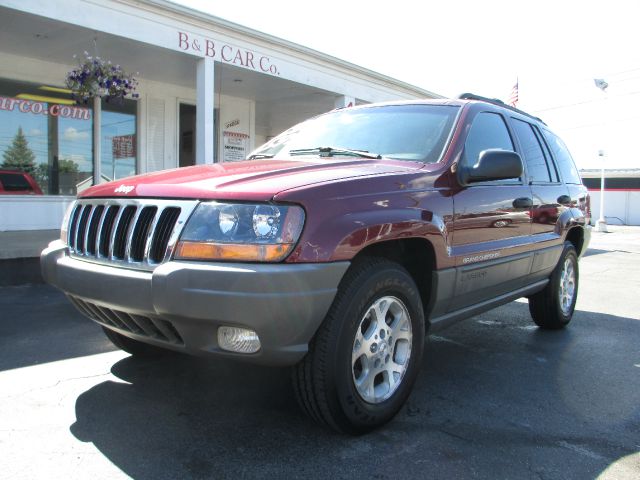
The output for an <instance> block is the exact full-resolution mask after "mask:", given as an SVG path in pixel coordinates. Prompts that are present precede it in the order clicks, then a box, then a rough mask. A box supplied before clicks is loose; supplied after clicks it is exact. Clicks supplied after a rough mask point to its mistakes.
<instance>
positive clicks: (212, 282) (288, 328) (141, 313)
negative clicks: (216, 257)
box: [41, 240, 349, 365]
mask: <svg viewBox="0 0 640 480" xmlns="http://www.w3.org/2000/svg"><path fill="white" fill-rule="evenodd" d="M41 267H42V275H43V277H44V279H45V281H47V282H48V283H50V284H52V285H54V286H56V287H58V288H59V289H61V290H62V291H64V292H65V293H66V294H67V295H68V296H69V297H70V299H71V300H72V302H73V303H74V305H76V307H78V309H79V310H80V311H81V312H82V313H83V314H85V315H86V316H88V317H89V318H91V319H92V320H94V321H96V322H98V323H100V324H101V325H103V326H105V327H107V328H111V329H112V330H115V331H117V332H118V333H120V334H122V335H126V336H128V337H130V338H133V339H136V340H140V341H143V342H146V343H150V344H154V345H158V346H162V347H165V348H170V349H173V350H178V351H183V352H186V353H190V354H195V355H202V354H219V355H224V356H228V357H235V358H239V359H244V360H249V361H251V362H253V363H258V364H265V365H293V364H295V363H296V362H298V361H299V360H300V359H301V358H302V357H303V356H304V355H305V353H306V352H307V349H308V344H309V341H310V340H311V338H312V337H313V335H314V334H315V332H316V330H317V329H318V327H319V326H320V324H321V323H322V320H323V319H324V317H325V315H326V314H327V311H328V310H329V307H330V306H331V303H332V302H333V299H334V297H335V295H336V291H337V287H338V284H339V283H340V280H341V279H342V276H343V275H344V273H345V271H346V270H347V268H348V267H349V262H337V263H319V264H242V263H233V264H232V263H228V264H227V263H213V264H212V263H202V262H181V261H170V262H167V263H164V264H162V265H159V266H158V267H156V268H155V269H154V270H153V271H152V272H148V271H138V270H129V269H126V268H121V267H113V266H107V265H101V264H96V263H91V262H88V261H84V260H78V259H75V258H71V257H70V256H69V252H68V249H67V247H66V245H65V244H64V243H63V242H61V241H60V240H57V241H54V242H52V243H51V244H50V245H49V247H48V248H46V249H45V250H44V251H43V252H42V255H41ZM222 325H225V326H237V327H242V328H249V329H251V330H254V331H256V332H257V334H258V336H259V338H260V342H261V349H260V350H259V351H258V352H257V353H254V354H238V353H233V352H228V351H225V350H222V349H221V348H220V347H219V346H218V335H217V330H218V327H219V326H222Z"/></svg>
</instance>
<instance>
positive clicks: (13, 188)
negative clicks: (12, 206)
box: [0, 170, 42, 195]
mask: <svg viewBox="0 0 640 480" xmlns="http://www.w3.org/2000/svg"><path fill="white" fill-rule="evenodd" d="M0 195H42V190H41V189H40V187H39V186H38V183H37V182H36V181H35V180H34V179H33V177H32V176H31V175H29V174H28V173H26V172H22V171H20V170H0Z"/></svg>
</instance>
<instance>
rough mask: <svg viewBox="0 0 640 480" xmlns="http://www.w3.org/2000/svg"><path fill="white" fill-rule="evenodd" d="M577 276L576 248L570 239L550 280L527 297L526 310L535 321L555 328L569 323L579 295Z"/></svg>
mask: <svg viewBox="0 0 640 480" xmlns="http://www.w3.org/2000/svg"><path fill="white" fill-rule="evenodd" d="M578 277H579V275H578V255H577V254H576V249H575V248H574V246H573V244H572V243H570V242H565V243H564V250H563V251H562V254H561V255H560V260H558V264H557V265H556V268H555V269H554V270H553V273H552V274H551V278H550V280H549V283H548V284H547V286H546V287H545V289H544V290H542V291H541V292H539V293H536V294H535V295H532V296H531V297H529V312H531V317H532V318H533V321H534V322H535V323H536V325H538V326H539V327H540V328H544V329H548V330H558V329H560V328H564V327H566V326H567V325H568V324H569V322H570V321H571V318H572V317H573V311H574V309H575V307H576V300H577V298H578Z"/></svg>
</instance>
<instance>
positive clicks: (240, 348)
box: [218, 327, 260, 353]
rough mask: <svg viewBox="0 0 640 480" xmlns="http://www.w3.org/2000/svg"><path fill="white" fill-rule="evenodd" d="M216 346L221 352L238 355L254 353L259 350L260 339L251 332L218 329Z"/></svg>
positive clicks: (225, 328)
mask: <svg viewBox="0 0 640 480" xmlns="http://www.w3.org/2000/svg"><path fill="white" fill-rule="evenodd" d="M218 345H219V346H220V348H222V349H223V350H229V351H230V352H238V353H256V352H257V351H258V350H260V339H259V338H258V334H257V333H256V332H254V331H253V330H248V329H246V328H237V327H220V328H218Z"/></svg>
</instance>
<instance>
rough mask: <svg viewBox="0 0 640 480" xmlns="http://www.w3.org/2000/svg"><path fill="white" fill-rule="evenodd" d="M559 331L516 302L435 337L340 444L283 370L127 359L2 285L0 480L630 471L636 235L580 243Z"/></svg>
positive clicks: (638, 351) (637, 393)
mask: <svg viewBox="0 0 640 480" xmlns="http://www.w3.org/2000/svg"><path fill="white" fill-rule="evenodd" d="M591 247H592V248H591V249H590V250H589V252H587V255H586V256H585V257H584V258H583V259H582V261H581V265H580V267H581V278H580V282H581V283H580V296H579V300H578V305H577V310H576V314H575V316H574V320H573V322H572V324H571V325H570V327H569V328H568V329H566V330H564V331H560V332H543V331H539V330H538V329H537V328H535V326H534V325H533V323H532V322H531V320H530V317H529V314H528V309H527V305H526V303H524V302H521V301H518V302H513V303H511V304H509V305H506V306H504V307H501V308H499V309H496V310H494V311H492V312H489V313H486V314H483V315H480V316H477V317H475V318H472V319H469V320H467V321H465V322H462V323H459V324H458V325H456V326H454V327H452V328H450V329H448V330H445V331H443V332H440V333H439V334H438V335H437V336H432V337H431V338H430V339H429V341H428V345H427V350H426V354H425V358H424V361H423V363H424V365H423V369H422V372H421V375H420V377H419V379H418V383H417V385H416V388H415V390H414V392H413V394H412V395H411V397H410V400H409V402H408V404H407V405H406V406H405V407H404V409H403V410H402V411H401V413H400V414H399V415H398V417H397V418H396V419H395V420H394V421H393V422H391V423H390V424H389V425H388V426H386V427H385V428H383V429H381V430H379V431H376V432H374V433H372V434H369V435H366V436H363V437H358V438H352V437H344V436H340V435H337V434H333V433H331V432H328V431H325V430H323V429H321V428H319V427H316V426H315V425H314V424H313V423H311V422H310V421H309V420H307V419H306V418H305V417H304V416H303V415H302V413H301V412H300V411H299V410H298V407H297V405H296V403H295V400H294V397H293V392H292V389H291V386H290V385H289V372H288V370H287V369H270V368H260V367H254V366H250V365H244V364H234V363H230V362H227V361H211V360H204V359H198V358H190V357H186V356H182V355H177V354H171V355H168V356H166V357H163V358H161V359H159V360H155V361H149V360H145V361H141V360H134V359H132V358H130V357H129V356H128V355H127V354H125V353H122V352H120V351H116V350H115V349H114V347H112V345H111V344H110V343H109V342H108V341H107V340H106V338H105V337H104V336H103V334H102V332H101V331H100V328H99V327H98V326H97V325H94V324H93V323H91V322H90V321H88V320H85V319H84V318H83V317H81V316H80V315H79V314H78V313H76V311H75V310H74V309H73V308H72V306H71V305H70V304H69V303H68V302H67V300H66V299H65V298H64V297H63V295H62V294H60V293H59V292H58V291H56V290H55V289H53V288H51V287H48V286H46V285H25V286H17V287H4V288H0V472H1V473H0V477H2V478H6V479H14V478H19V479H27V478H28V479H32V478H47V479H57V478H64V479H74V478H78V479H86V478H100V479H102V478H128V477H132V478H136V479H154V480H155V479H174V478H216V479H218V478H333V479H337V478H351V479H353V478H371V479H384V478H389V479H396V478H443V479H457V478H461V479H467V478H482V479H485V478H486V479H528V478H531V479H586V478H602V479H616V480H617V479H629V480H631V479H633V480H638V478H640V274H639V273H638V272H639V271H640V227H627V228H616V229H615V230H614V231H613V233H609V234H598V233H594V238H593V240H592V245H591Z"/></svg>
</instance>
